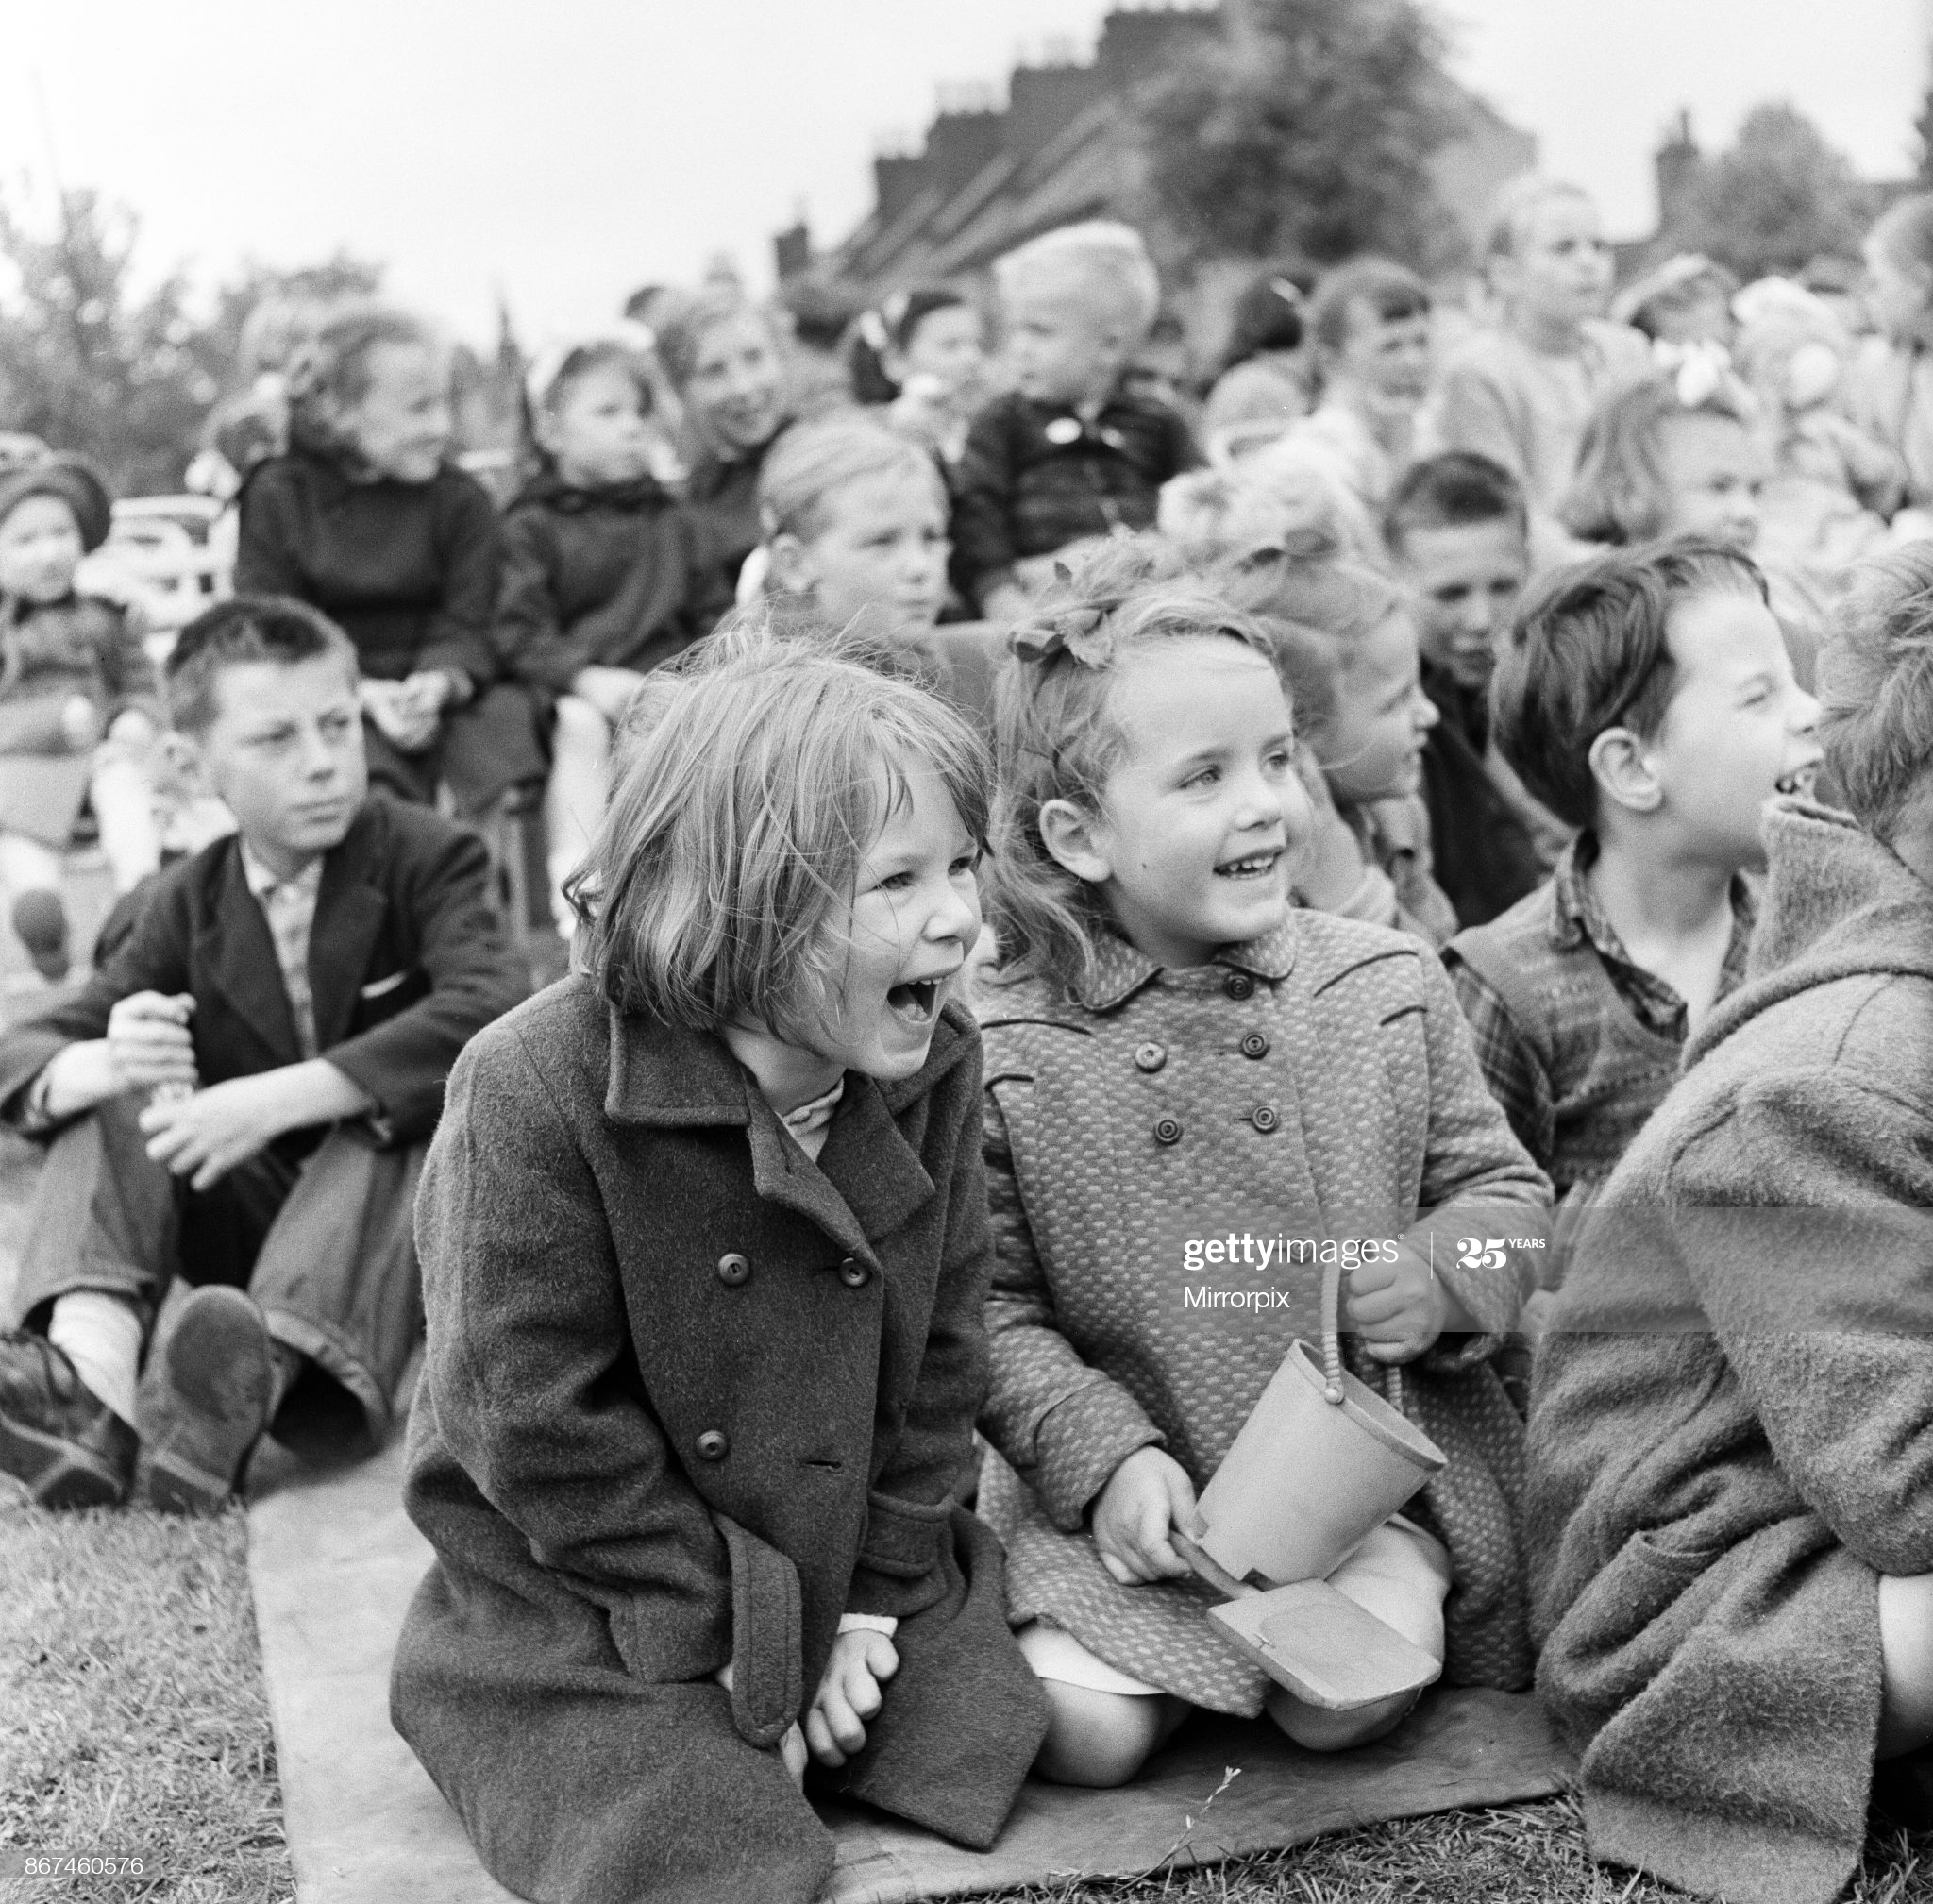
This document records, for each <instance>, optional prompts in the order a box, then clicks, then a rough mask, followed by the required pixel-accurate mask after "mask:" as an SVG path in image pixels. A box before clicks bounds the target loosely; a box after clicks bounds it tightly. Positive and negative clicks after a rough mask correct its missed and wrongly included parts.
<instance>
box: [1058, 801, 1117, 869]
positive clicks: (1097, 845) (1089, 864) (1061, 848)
mask: <svg viewBox="0 0 1933 1904" xmlns="http://www.w3.org/2000/svg"><path fill="white" fill-rule="evenodd" d="M1040 843H1041V844H1042V845H1043V846H1044V847H1046V849H1047V850H1048V851H1049V852H1050V853H1051V854H1052V856H1053V858H1054V861H1055V863H1056V864H1057V865H1060V866H1063V867H1065V868H1067V871H1069V872H1070V873H1072V874H1073V875H1074V877H1075V878H1076V879H1078V880H1084V881H1085V882H1086V884H1087V885H1101V883H1102V882H1103V881H1105V880H1106V879H1108V878H1109V877H1111V876H1112V874H1113V872H1114V863H1113V861H1112V859H1111V858H1110V857H1109V855H1108V851H1107V847H1108V840H1107V837H1106V834H1105V830H1104V829H1103V827H1102V825H1101V821H1100V820H1099V819H1098V818H1096V817H1095V816H1094V815H1093V814H1090V813H1087V812H1085V811H1084V810H1083V809H1082V808H1080V807H1078V806H1076V805H1075V804H1074V802H1073V801H1072V800H1048V801H1047V802H1046V803H1045V804H1044V805H1043V806H1042V807H1041V809H1040Z"/></svg>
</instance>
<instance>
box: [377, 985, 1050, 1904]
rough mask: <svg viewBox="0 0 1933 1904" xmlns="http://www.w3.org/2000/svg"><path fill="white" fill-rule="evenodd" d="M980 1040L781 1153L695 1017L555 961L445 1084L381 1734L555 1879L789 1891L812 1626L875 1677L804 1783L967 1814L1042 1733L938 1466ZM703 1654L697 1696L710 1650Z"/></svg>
mask: <svg viewBox="0 0 1933 1904" xmlns="http://www.w3.org/2000/svg"><path fill="white" fill-rule="evenodd" d="M979 1145H980V1065H979V1038H978V1036H977V1034H976V1032H975V1030H974V1027H973V1024H972V1020H971V1019H970V1018H969V1017H967V1015H966V1014H965V1013H964V1012H962V1011H960V1010H959V1009H958V1008H957V1007H949V1008H948V1009H947V1010H946V1011H945V1013H944V1014H943V1015H942V1018H941V1021H940V1024H939V1027H938V1030H937V1032H936V1034H935V1036H934V1039H933V1049H932V1051H931V1053H930V1055H929V1057H928V1060H927V1063H926V1065H925V1067H924V1069H923V1070H920V1071H919V1072H918V1073H917V1074H916V1076H914V1077H912V1078H908V1079H905V1080H902V1081H899V1082H894V1083H889V1084H880V1083H877V1082H875V1081H873V1080H871V1079H868V1078H865V1077H861V1076H859V1075H858V1074H856V1073H852V1074H849V1075H848V1077H847V1079H846V1089H845V1094H844V1096H843V1097H842V1098H841V1100H840V1102H839V1104H838V1106H837V1109H836V1111H835V1112H834V1115H833V1118H832V1124H831V1126H830V1128H829V1131H828V1134H827V1137H826V1142H825V1147H824V1149H823V1151H822V1152H821V1153H820V1155H819V1157H818V1159H817V1161H816V1162H814V1161H813V1160H811V1159H810V1158H808V1157H807V1156H806V1154H805V1153H804V1151H802V1150H801V1149H799V1147H798V1145H797V1144H796V1143H795V1142H794V1141H793V1139H792V1138H791V1137H789V1136H788V1135H787V1134H786V1133H785V1131H784V1129H783V1127H782V1125H781V1124H780V1122H779V1121H778V1120H777V1118H776V1117H775V1116H774V1115H773V1114H772V1112H771V1110H770V1108H769V1107H768V1106H767V1105H766V1104H765V1100H764V1098H763V1097H762V1096H761V1095H760V1093H759V1091H758V1088H757V1086H756V1084H755V1082H754V1081H753V1079H752V1078H751V1076H750V1074H749V1073H748V1071H747V1070H744V1068H743V1067H742V1066H740V1065H739V1064H738V1062H737V1061H736V1059H735V1058H733V1057H732V1056H731V1053H730V1051H729V1050H728V1049H727V1047H726V1046H725V1045H724V1043H723V1042H722V1041H721V1040H719V1039H717V1038H716V1037H714V1036H709V1035H705V1036H699V1035H694V1034H690V1033H686V1032H682V1031H678V1030H674V1029H672V1028H669V1027H667V1026H665V1025H663V1024H660V1023H657V1022H654V1021H650V1020H647V1019H641V1018H638V1017H623V1016H619V1015H616V1014H614V1012H613V1011H612V1008H611V1007H610V1006H609V1005H608V1004H607V1003H605V1001H604V1000H603V999H602V997H601V996H600V995H599V994H598V992H597V990H596V988H595V987H594V986H592V985H591V983H590V982H589V981H588V980H586V979H583V978H573V979H569V980H566V981H565V982H563V984H562V985H559V986H553V987H551V989H550V990H548V991H547V992H546V993H544V994H543V995H542V996H541V997H539V998H537V999H535V1000H533V1001H531V1003H529V1004H528V1005H526V1006H524V1007H523V1008H521V1009H520V1010H518V1011H516V1012H514V1013H513V1014H511V1016H510V1017H508V1018H507V1019H503V1020H501V1021H500V1022H499V1023H498V1024H497V1025H496V1026H495V1027H493V1028H492V1029H491V1030H490V1031H489V1032H487V1033H485V1034H484V1035H483V1036H482V1037H480V1038H479V1039H478V1040H477V1041H476V1043H475V1044H474V1046H473V1047H472V1049H471V1051H470V1053H468V1054H467V1055H466V1056H465V1058H464V1060H463V1061H462V1063H461V1064H459V1065H458V1067H457V1069H456V1071H455V1074H454V1075H453V1077H452V1079H451V1086H450V1106H449V1110H448V1113H447V1115H446V1116H445V1120H444V1123H443V1127H442V1137H441V1138H440V1140H439V1142H438V1143H437V1145H436V1146H435V1148H434V1150H433V1151H432V1153H431V1156H430V1161H429V1168H428V1171H427V1172H426V1175H425V1178H424V1185H423V1192H422V1198H421V1202H420V1205H419V1212H418V1231H419V1242H420V1247H421V1252H422V1256H423V1267H424V1284H425V1296H426V1305H427V1307H428V1311H429V1354H428V1357H427V1361H426V1365H425V1372H424V1380H423V1385H422V1388H421V1390H419V1394H418V1398H417V1403H416V1413H415V1417H414V1420H413V1422H412V1437H411V1445H410V1454H409V1466H410V1473H409V1482H408V1491H407V1497H406V1498H407V1503H408V1507H409V1510H410V1512H411V1514H412V1516H413V1517H414V1519H415V1521H416V1522H417V1524H418V1525H420V1526H421V1527H422V1529H423V1530H424V1532H425V1533H426V1534H427V1535H428V1536H429V1539H430V1541H431V1542H433V1543H434V1545H435V1547H436V1550H437V1560H436V1564H435V1565H434V1567H433V1568H432V1569H431V1571H430V1573H429V1575H428V1577H427V1578H426V1580H425V1582H424V1584H423V1586H422V1588H421V1590H420V1591H419V1592H418V1594H417V1596H416V1599H415V1601H414V1603H413V1605H412V1609H411V1612H410V1616H409V1619H408V1622H407V1624H406V1626H405V1628H404V1632H403V1636H402V1640H401V1643H400V1645H399V1647H398V1651H397V1655H396V1663H395V1678H394V1683H393V1696H392V1711H393V1715H394V1718H395V1725H396V1727H397V1729H398V1730H399V1731H400V1732H401V1733H402V1734H403V1736H404V1737H405V1738H406V1739H408V1740H409V1742H410V1744H412V1746H413V1747H414V1748H415V1751H416V1753H417V1755H418V1757H420V1758H421V1759H422V1761H423V1762H424V1764H425V1765H426V1766H427V1767H428V1768H429V1772H430V1773H431V1775H432V1776H433V1777H434V1778H435V1779H436V1781H437V1783H438V1784H439V1785H440V1786H441V1787H442V1789H443V1791H444V1793H445V1796H447V1797H448V1798H449V1800H450V1802H451V1803H452V1804H453V1805H454V1806H455V1807H456V1809H457V1810H458V1811H460V1812H461V1813H462V1818H463V1821H464V1823H465V1825H466V1826H467V1827H468V1829H469V1832H470V1836H471V1838H472V1841H473V1842H474V1843H475V1845H477V1848H478V1850H479V1854H480V1855H481V1857H482V1859H483V1862H485V1864H487V1865H488V1866H489V1868H490V1869H491V1870H492V1872H494V1873H495V1874H496V1877H497V1878H499V1879H501V1880H502V1881H503V1882H504V1883H506V1884H508V1885H509V1886H510V1887H511V1888H512V1889H513V1890H514V1891H517V1892H519V1893H520V1894H521V1895H523V1896H529V1897H533V1898H538V1899H543V1900H558V1904H620V1900H626V1904H628V1900H631V1899H643V1898H650V1899H664V1900H689V1904H700V1900H714V1899H721V1898H726V1897H730V1898H732V1899H734V1900H746V1904H806V1900H809V1899H811V1898H812V1897H814V1896H815V1895H816V1894H817V1892H818V1890H819V1888H820V1886H821V1885H822V1884H823V1882H824V1881H825V1879H826V1877H827V1876H828V1874H829V1873H830V1871H831V1869H832V1839H831V1835H830V1833H828V1832H827V1830H826V1829H825V1828H824V1827H823V1826H822V1825H820V1824H819V1822H818V1821H817V1819H816V1818H815V1815H814V1813H813V1811H811V1809H810V1807H809V1806H808V1805H807V1804H806V1802H805V1800H804V1799H803V1798H802V1797H801V1796H800V1795H799V1794H798V1791H797V1790H796V1789H795V1787H794V1785H793V1783H792V1781H791V1779H790V1778H789V1777H788V1776H787V1774H786V1772H785V1770H784V1768H783V1765H782V1761H781V1758H780V1754H779V1751H778V1749H777V1748H778V1746H779V1743H780V1741H781V1739H782V1736H783V1734H784V1733H785V1731H786V1729H787V1728H788V1727H790V1726H791V1725H792V1724H793V1723H794V1721H795V1720H798V1718H799V1717H800V1716H801V1715H802V1713H803V1711H804V1710H805V1708H806V1707H807V1706H808V1705H809V1703H810V1701H811V1699H812V1696H813V1693H814V1692H815V1689H816V1686H817V1682H818V1678H819V1675H820V1673H821V1671H822V1669H823V1667H824V1665H825V1662H826V1660H827V1657H828V1654H829V1652H830V1650H831V1647H832V1641H833V1638H834V1635H835V1633H836V1631H837V1628H838V1624H839V1620H840V1616H841V1615H842V1613H846V1612H861V1613H875V1614H886V1615H891V1616H894V1617H895V1618H897V1619H898V1620H899V1631H898V1634H897V1636H896V1638H895V1642H894V1643H895V1645H896V1646H897V1648H898V1649H899V1660H900V1664H899V1672H898V1674H897V1676H896V1677H894V1678H893V1679H892V1680H891V1681H890V1683H889V1684H888V1685H887V1687H886V1689H885V1701H884V1705H883V1707H882V1710H881V1712H880V1714H879V1715H878V1717H877V1719H876V1720H875V1721H874V1722H873V1723H872V1724H871V1725H870V1726H869V1727H868V1738H867V1744H866V1748H865V1750H864V1751H862V1752H861V1753H860V1754H859V1756H858V1757H857V1758H856V1759H854V1760H853V1761H851V1762H850V1763H849V1765H848V1766H847V1767H846V1768H845V1769H844V1771H843V1772H842V1773H840V1774H839V1775H837V1778H836V1780H835V1781H834V1782H836V1784H837V1786H838V1788H839V1789H840V1790H842V1791H844V1792H846V1793H847V1794H849V1795H852V1796H856V1797H859V1798H862V1799H865V1800H866V1801H868V1802H870V1803H872V1804H875V1805H878V1806H880V1807H882V1808H883V1809H885V1810H887V1811H893V1812H896V1813H897V1814H899V1816H901V1817H905V1818H908V1819H911V1820H913V1821H915V1822H916V1823H918V1824H921V1825H924V1826H926V1827H928V1828H931V1829H933V1830H936V1831H939V1832H941V1833H943V1834H945V1835H947V1836H950V1837H952V1838H955V1839H958V1840H960V1841H962V1842H964V1843H967V1844H970V1845H980V1846H983V1845H987V1844H989V1843H990V1842H991V1841H992V1839H993V1837H994V1835H995V1833H996V1832H997V1831H998V1830H999V1828H1000V1824H1001V1822H1002V1821H1003V1819H1004V1818H1005V1815H1006V1813H1007V1811H1008V1809H1009V1808H1010V1806H1011V1805H1012V1803H1013V1800H1014V1798H1015V1796H1016V1795H1017V1792H1018V1790H1019V1786H1020V1782H1021V1779H1022V1778H1024V1777H1025V1774H1026V1771H1027V1768H1028V1766H1029V1764H1030V1763H1031V1762H1032V1761H1033V1758H1034V1752H1035V1751H1036V1749H1037V1748H1038V1745H1039V1743H1040V1740H1041V1738H1042V1736H1043V1734H1044V1731H1045V1726H1046V1712H1045V1706H1044V1702H1043V1701H1042V1699H1041V1696H1040V1693H1039V1690H1038V1687H1037V1685H1036V1684H1035V1682H1034V1678H1033V1676H1032V1675H1031V1674H1030V1673H1029V1671H1028V1670H1027V1667H1026V1665H1025V1662H1024V1661H1023V1660H1022V1659H1021V1658H1020V1655H1019V1651H1018V1649H1017V1646H1016V1645H1015V1644H1014V1642H1013V1639H1012V1637H1011V1635H1010V1633H1009V1632H1008V1629H1007V1625H1006V1620H1005V1612H1004V1606H1003V1596H1002V1582H1001V1569H1000V1550H999V1547H998V1544H997V1543H996V1542H995V1541H994V1540H993V1539H992V1537H991V1536H990V1535H988V1534H987V1533H986V1532H985V1530H984V1529H983V1528H980V1527H979V1526H978V1525H976V1524H975V1523H974V1522H973V1520H972V1518H971V1517H970V1516H969V1515H967V1514H966V1513H965V1512H964V1510H962V1509H960V1508H957V1507H955V1506H953V1505H952V1503H951V1495H952V1492H953V1489H954V1486H955V1483H956V1481H957V1479H958V1477H959V1475H960V1473H961V1471H962V1468H963V1465H964V1463H965V1462H966V1460H967V1456H968V1453H969V1449H970V1446H971V1430H972V1424H973V1417H974V1411H975V1409H976V1407H978V1405H979V1402H980V1399H981V1396H982V1393H983V1389H984V1385H985V1378H986V1348H985V1336H984V1332H983V1321H982V1306H983V1301H984V1297H985V1292H986V1284H987V1277H988V1272H989V1267H990V1252H989V1247H988V1240H987V1228H986V1211H985V1192H984V1182H983V1172H982V1166H981V1160H980V1154H979ZM728 1663H729V1664H730V1665H731V1669H732V1676H731V1677H732V1686H731V1692H730V1693H727V1692H726V1691H725V1690H723V1688H721V1686H719V1685H718V1684H717V1683H715V1681H714V1675H715V1674H716V1673H717V1672H718V1669H720V1668H721V1667H723V1666H725V1665H727V1664H728Z"/></svg>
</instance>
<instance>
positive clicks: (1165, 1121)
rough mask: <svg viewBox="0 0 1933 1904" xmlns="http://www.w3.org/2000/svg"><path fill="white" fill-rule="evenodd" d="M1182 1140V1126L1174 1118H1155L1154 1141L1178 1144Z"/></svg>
mask: <svg viewBox="0 0 1933 1904" xmlns="http://www.w3.org/2000/svg"><path fill="white" fill-rule="evenodd" d="M1181 1140H1182V1127H1181V1125H1180V1123H1179V1122H1177V1121H1176V1120H1175V1119H1173V1118H1157V1119H1156V1120H1154V1141H1155V1142H1156V1143H1158V1144H1178V1143H1180V1142H1181Z"/></svg>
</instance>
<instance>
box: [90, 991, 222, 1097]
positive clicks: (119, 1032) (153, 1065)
mask: <svg viewBox="0 0 1933 1904" xmlns="http://www.w3.org/2000/svg"><path fill="white" fill-rule="evenodd" d="M193 1010H194V1000H193V997H192V996H191V995H190V994H189V993H187V992H178V993H176V995H175V996H174V997H173V998H170V997H167V996H166V995H164V994H163V993H160V992H132V993H130V994H129V995H128V996H127V997H126V998H125V999H122V1000H120V1001H118V1002H117V1003H116V1004H115V1006H114V1008H113V1010H112V1011H110V1012H109V1014H108V1039H107V1042H108V1058H109V1063H110V1064H111V1065H112V1066H113V1069H114V1076H115V1078H116V1079H117V1080H118V1083H119V1088H120V1089H122V1090H152V1089H153V1088H155V1087H157V1086H159V1085H186V1086H187V1087H189V1089H190V1090H193V1088H194V1087H195V1086H196V1085H197V1084H199V1083H200V1081H201V1080H200V1077H199V1075H198V1074H197V1073H196V1071H195V1069H194V1040H193V1037H192V1036H190V1035H189V1031H188V1019H189V1016H190V1014H191V1013H193Z"/></svg>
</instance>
